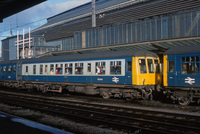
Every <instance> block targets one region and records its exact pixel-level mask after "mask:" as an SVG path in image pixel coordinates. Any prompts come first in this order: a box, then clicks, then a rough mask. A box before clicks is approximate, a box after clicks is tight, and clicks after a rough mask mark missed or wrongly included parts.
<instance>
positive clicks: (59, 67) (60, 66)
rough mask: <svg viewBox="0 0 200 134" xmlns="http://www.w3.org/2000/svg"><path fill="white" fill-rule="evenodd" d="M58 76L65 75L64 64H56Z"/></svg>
mask: <svg viewBox="0 0 200 134" xmlns="http://www.w3.org/2000/svg"><path fill="white" fill-rule="evenodd" d="M56 74H63V64H56Z"/></svg>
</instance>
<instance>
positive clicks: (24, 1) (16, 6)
mask: <svg viewBox="0 0 200 134" xmlns="http://www.w3.org/2000/svg"><path fill="white" fill-rule="evenodd" d="M44 1H46V0H1V1H0V13H1V14H0V22H3V19H4V18H6V17H9V16H11V15H13V14H16V13H18V12H20V11H23V10H25V9H27V8H30V7H32V6H35V5H37V4H39V3H41V2H44Z"/></svg>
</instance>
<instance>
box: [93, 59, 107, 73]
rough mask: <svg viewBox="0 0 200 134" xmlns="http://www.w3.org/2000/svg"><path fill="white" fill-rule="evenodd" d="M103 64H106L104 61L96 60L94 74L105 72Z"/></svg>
mask: <svg viewBox="0 0 200 134" xmlns="http://www.w3.org/2000/svg"><path fill="white" fill-rule="evenodd" d="M105 65H106V63H105V62H96V66H95V68H96V71H95V73H96V74H100V75H102V74H105V72H106V67H105Z"/></svg>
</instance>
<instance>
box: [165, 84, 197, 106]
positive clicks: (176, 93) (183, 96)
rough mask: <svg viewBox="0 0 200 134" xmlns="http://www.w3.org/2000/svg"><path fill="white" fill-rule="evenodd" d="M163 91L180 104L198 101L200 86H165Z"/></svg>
mask: <svg viewBox="0 0 200 134" xmlns="http://www.w3.org/2000/svg"><path fill="white" fill-rule="evenodd" d="M163 93H164V94H165V95H167V97H168V98H171V99H172V100H173V101H174V102H178V103H179V104H180V105H182V106H186V105H189V104H190V103H194V102H197V103H198V104H199V103H200V88H187V87H165V89H164V91H163Z"/></svg>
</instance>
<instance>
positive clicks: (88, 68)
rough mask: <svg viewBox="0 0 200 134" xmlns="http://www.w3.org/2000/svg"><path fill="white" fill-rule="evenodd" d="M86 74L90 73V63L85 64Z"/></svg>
mask: <svg viewBox="0 0 200 134" xmlns="http://www.w3.org/2000/svg"><path fill="white" fill-rule="evenodd" d="M87 72H88V73H90V72H91V63H88V64H87Z"/></svg>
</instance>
